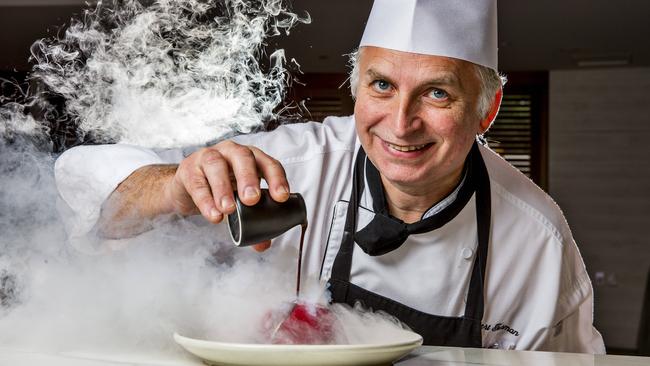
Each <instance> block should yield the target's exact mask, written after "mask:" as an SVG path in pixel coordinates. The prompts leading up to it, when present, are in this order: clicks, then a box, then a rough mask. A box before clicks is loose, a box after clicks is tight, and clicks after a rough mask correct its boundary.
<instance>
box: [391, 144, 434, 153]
mask: <svg viewBox="0 0 650 366" xmlns="http://www.w3.org/2000/svg"><path fill="white" fill-rule="evenodd" d="M427 145H428V144H422V145H414V146H399V145H393V144H391V143H388V146H390V148H391V149H394V150H397V151H402V152H408V151H415V150H420V149H421V148H423V147H425V146H427Z"/></svg>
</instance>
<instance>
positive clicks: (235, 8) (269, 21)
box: [33, 0, 310, 148]
mask: <svg viewBox="0 0 650 366" xmlns="http://www.w3.org/2000/svg"><path fill="white" fill-rule="evenodd" d="M115 2H117V0H116V1H115ZM119 4H120V5H119V6H109V7H107V6H106V5H104V4H103V3H102V2H100V3H99V5H98V6H97V8H96V9H94V10H92V11H87V12H86V14H85V16H84V20H80V21H74V22H73V23H72V24H71V26H70V27H69V28H68V29H67V31H66V32H65V35H64V37H62V39H60V40H56V41H55V42H51V41H47V40H43V41H40V42H37V43H36V44H35V45H34V47H33V54H34V60H35V61H36V63H37V64H36V67H35V70H36V72H37V75H38V76H39V77H40V78H41V79H42V81H43V82H44V83H45V84H46V85H47V86H48V88H49V89H50V90H51V91H52V92H54V93H56V94H58V95H61V96H63V97H64V98H65V99H66V109H67V112H68V113H70V114H71V115H73V116H74V118H75V119H76V121H77V123H78V127H79V129H81V130H82V131H83V132H85V133H92V134H93V135H94V136H95V137H96V138H99V139H102V140H105V141H116V142H121V143H130V144H135V145H140V146H147V147H160V148H168V147H179V146H187V145H199V144H202V143H205V142H208V141H211V140H215V139H217V138H219V137H221V136H223V135H225V134H227V133H231V132H232V131H238V132H250V131H251V130H252V129H254V128H256V127H260V126H261V124H262V122H261V121H264V120H265V119H268V118H272V116H273V111H274V109H275V108H276V107H277V106H278V105H279V104H280V103H281V102H282V100H283V97H284V92H285V87H286V84H287V78H288V74H287V73H286V71H285V68H284V61H285V56H284V51H283V50H276V51H274V52H273V53H272V54H271V55H270V56H269V57H268V60H267V61H268V65H267V67H262V66H261V65H260V62H259V60H260V58H262V57H263V55H264V49H263V47H264V40H265V39H266V38H267V37H269V36H276V35H279V34H280V33H281V32H282V31H284V32H288V31H289V29H290V28H291V27H293V26H294V24H295V23H297V22H302V23H308V22H309V21H310V20H309V16H308V15H306V16H304V17H299V16H298V15H296V14H294V13H291V12H289V11H288V10H286V9H285V7H284V4H283V1H282V0H254V1H250V0H247V1H245V0H221V1H216V0H212V1H209V0H202V1H201V0H158V1H155V2H154V3H153V4H151V5H149V6H146V7H145V6H143V5H141V4H140V2H138V1H135V0H127V1H121V2H119ZM265 68H266V69H267V70H264V69H265Z"/></svg>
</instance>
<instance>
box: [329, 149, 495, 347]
mask: <svg viewBox="0 0 650 366" xmlns="http://www.w3.org/2000/svg"><path fill="white" fill-rule="evenodd" d="M365 156H366V155H365V152H364V151H363V148H360V149H359V152H358V154H357V159H356V163H355V169H354V178H353V183H352V184H353V187H352V193H351V195H350V202H349V205H348V210H347V215H346V220H345V229H344V233H343V239H342V241H341V247H340V249H339V252H338V253H337V255H336V259H335V260H334V264H333V267H332V274H331V276H330V280H329V284H330V291H331V292H332V301H333V302H335V303H347V304H349V305H351V306H354V305H355V304H356V303H357V302H360V303H361V304H362V305H363V306H364V307H366V308H370V309H372V310H374V311H378V310H382V311H385V312H387V313H388V314H391V315H393V316H395V317H397V318H398V319H399V320H400V321H401V322H402V323H404V324H406V325H408V326H409V327H410V328H411V329H412V330H413V331H415V332H416V333H418V334H420V335H421V336H422V338H423V339H424V344H425V345H431V346H455V347H478V348H480V347H482V337H481V320H482V319H483V302H484V301H483V288H484V283H485V281H484V278H485V267H486V260H487V255H488V243H489V238H490V209H491V206H490V180H489V176H488V173H487V169H486V168H485V163H484V162H483V158H482V156H481V153H480V151H479V147H478V144H476V143H475V144H474V146H473V147H472V149H471V151H470V153H469V155H468V159H467V164H466V176H465V179H466V180H465V182H464V184H463V187H461V190H463V188H464V189H465V190H467V189H469V190H470V192H471V193H472V194H473V193H476V218H477V231H478V248H477V251H476V258H475V260H474V265H473V268H472V274H471V280H470V284H469V291H468V293H467V303H466V306H465V314H464V315H463V316H462V317H449V316H438V315H432V314H427V313H424V312H422V311H419V310H416V309H413V308H410V307H408V306H406V305H404V304H401V303H399V302H397V301H395V300H392V299H389V298H386V297H384V296H381V295H379V294H376V293H373V292H371V291H368V290H365V289H363V288H361V287H359V286H356V285H354V284H352V283H350V270H351V267H352V252H353V249H354V245H355V240H354V235H353V233H356V221H357V218H356V216H357V209H358V203H359V198H360V196H361V193H362V192H363V189H364V188H363V187H364V175H365V173H364V163H365V161H366V159H365ZM373 168H374V167H373ZM375 169H376V168H375ZM465 186H467V187H465ZM465 193H467V192H465ZM462 195H463V192H460V193H459V196H462ZM470 196H471V194H470ZM458 199H460V198H457V200H458ZM467 200H469V198H467ZM465 203H467V202H465ZM452 206H453V205H452ZM456 206H457V205H456ZM462 206H464V204H463V205H462ZM461 208H462V207H461ZM459 211H460V209H458V208H449V207H448V208H445V209H443V210H442V211H441V212H440V213H439V214H436V215H433V216H434V217H432V218H427V219H424V220H422V221H427V220H428V221H429V222H430V223H429V226H430V227H433V229H431V230H434V229H435V228H438V227H441V226H442V225H444V223H446V222H448V221H449V220H451V219H452V218H453V217H449V216H455V215H456V214H458V212H459ZM440 217H443V219H442V221H441V220H440ZM422 221H421V222H422ZM436 221H437V222H436ZM419 232H423V231H422V230H420V231H419Z"/></svg>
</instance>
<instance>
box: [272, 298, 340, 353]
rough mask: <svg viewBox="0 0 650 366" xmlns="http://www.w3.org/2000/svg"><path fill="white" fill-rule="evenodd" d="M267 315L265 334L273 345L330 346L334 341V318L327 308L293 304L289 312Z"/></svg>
mask: <svg viewBox="0 0 650 366" xmlns="http://www.w3.org/2000/svg"><path fill="white" fill-rule="evenodd" d="M282 315H284V316H283V317H281V316H280V317H279V316H278V314H275V315H273V314H269V316H267V318H266V319H265V320H266V321H265V323H266V324H265V327H264V328H265V329H266V330H267V331H266V332H265V333H267V334H268V337H269V341H270V343H273V344H332V343H334V341H335V339H334V338H335V321H336V317H335V316H334V314H332V313H331V312H330V311H329V309H328V308H326V307H323V306H320V305H315V304H305V303H295V304H294V305H293V306H292V308H291V310H290V312H289V313H288V314H287V313H286V312H283V314H282Z"/></svg>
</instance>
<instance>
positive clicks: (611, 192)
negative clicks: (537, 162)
mask: <svg viewBox="0 0 650 366" xmlns="http://www.w3.org/2000/svg"><path fill="white" fill-rule="evenodd" d="M549 94H550V95H549V97H550V100H549V102H550V103H549V131H548V133H549V139H548V143H549V146H548V152H549V165H548V167H549V172H548V174H549V175H548V177H549V192H550V193H551V195H552V196H553V197H554V198H555V199H556V200H557V202H558V204H559V205H560V207H562V209H563V210H564V213H565V215H566V217H567V220H568V221H569V224H570V226H571V229H572V230H573V234H574V237H575V239H576V241H577V242H578V246H579V248H580V250H581V252H582V255H583V257H584V259H585V262H586V265H587V269H588V271H589V274H590V275H591V278H592V281H594V291H595V302H596V304H595V305H596V306H595V312H596V313H595V319H596V326H597V327H598V329H599V330H600V331H601V332H602V333H603V336H604V338H605V344H607V346H608V347H616V348H625V349H634V348H636V342H637V333H638V329H639V319H640V314H641V307H642V302H643V301H642V300H643V293H644V289H645V283H646V276H647V273H648V269H649V267H650V235H649V234H648V229H650V194H649V193H648V192H649V191H650V68H626V69H593V70H562V71H551V72H550V85H549ZM597 272H601V273H600V274H597Z"/></svg>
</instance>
